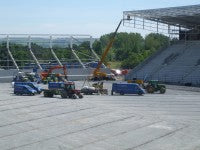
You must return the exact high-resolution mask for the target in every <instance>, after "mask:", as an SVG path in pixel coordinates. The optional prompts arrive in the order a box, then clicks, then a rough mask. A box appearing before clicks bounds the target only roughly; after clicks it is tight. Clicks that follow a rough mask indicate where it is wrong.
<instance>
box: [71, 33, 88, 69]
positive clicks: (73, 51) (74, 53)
mask: <svg viewBox="0 0 200 150" xmlns="http://www.w3.org/2000/svg"><path fill="white" fill-rule="evenodd" d="M70 48H71V51H72V53H73V55H74V56H75V57H76V59H77V60H78V62H79V63H80V64H81V66H82V67H83V68H84V69H85V68H86V67H85V65H84V64H83V63H82V61H81V60H80V58H79V57H78V55H77V54H76V52H75V50H74V49H73V37H72V36H71V39H70Z"/></svg>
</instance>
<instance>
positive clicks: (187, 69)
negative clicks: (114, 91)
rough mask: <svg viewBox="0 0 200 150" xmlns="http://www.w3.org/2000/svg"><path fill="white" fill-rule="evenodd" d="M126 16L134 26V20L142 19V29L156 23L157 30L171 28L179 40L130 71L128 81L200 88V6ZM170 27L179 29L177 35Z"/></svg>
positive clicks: (165, 9) (145, 11)
mask: <svg viewBox="0 0 200 150" xmlns="http://www.w3.org/2000/svg"><path fill="white" fill-rule="evenodd" d="M124 16H129V17H132V18H134V23H133V24H134V27H135V26H136V25H137V23H136V19H135V18H142V19H143V24H142V26H143V29H145V23H146V22H148V21H155V22H157V26H154V27H155V28H157V29H156V30H157V31H159V29H160V28H159V27H158V24H160V23H162V24H165V25H168V34H169V35H170V34H171V35H172V34H173V35H175V34H176V35H177V37H176V38H178V39H179V40H178V41H177V42H175V43H173V44H169V46H168V47H167V48H163V49H161V50H158V51H157V52H156V53H155V54H153V56H151V57H150V58H148V59H147V60H145V61H144V62H143V63H141V64H140V65H138V66H137V67H136V68H134V69H133V70H131V71H130V72H129V74H128V75H127V76H126V80H131V79H133V78H138V79H144V80H159V81H163V82H165V83H171V84H183V85H194V86H200V5H192V6H182V7H172V8H161V9H150V10H139V11H128V12H124ZM146 20H147V21H146ZM140 21H141V20H140ZM129 24H131V23H130V22H129ZM171 24H173V25H174V26H177V27H175V29H176V30H173V31H175V32H176V33H172V30H171V27H170V25H171Z"/></svg>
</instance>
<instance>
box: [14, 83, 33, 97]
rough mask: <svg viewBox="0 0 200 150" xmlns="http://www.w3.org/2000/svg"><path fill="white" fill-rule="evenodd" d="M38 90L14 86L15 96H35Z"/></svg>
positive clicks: (19, 85) (18, 85)
mask: <svg viewBox="0 0 200 150" xmlns="http://www.w3.org/2000/svg"><path fill="white" fill-rule="evenodd" d="M36 93H37V91H36V90H34V89H32V88H31V87H30V86H28V85H21V84H16V85H14V94H16V95H35V94H36Z"/></svg>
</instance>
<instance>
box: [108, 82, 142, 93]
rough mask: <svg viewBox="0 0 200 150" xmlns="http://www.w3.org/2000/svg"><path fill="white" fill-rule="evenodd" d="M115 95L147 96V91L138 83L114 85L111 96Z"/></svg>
mask: <svg viewBox="0 0 200 150" xmlns="http://www.w3.org/2000/svg"><path fill="white" fill-rule="evenodd" d="M114 93H119V94H120V95H124V94H138V95H143V94H145V90H144V89H143V88H141V87H140V86H139V85H138V84H136V83H113V84H112V90H111V95H113V94H114Z"/></svg>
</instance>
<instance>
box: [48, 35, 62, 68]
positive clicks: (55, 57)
mask: <svg viewBox="0 0 200 150" xmlns="http://www.w3.org/2000/svg"><path fill="white" fill-rule="evenodd" d="M49 47H50V50H51V53H52V55H53V57H54V59H55V60H56V61H57V62H58V64H59V65H60V66H63V65H62V63H61V62H60V60H59V59H58V57H57V55H56V53H55V52H54V50H53V46H52V36H50V42H49Z"/></svg>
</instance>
